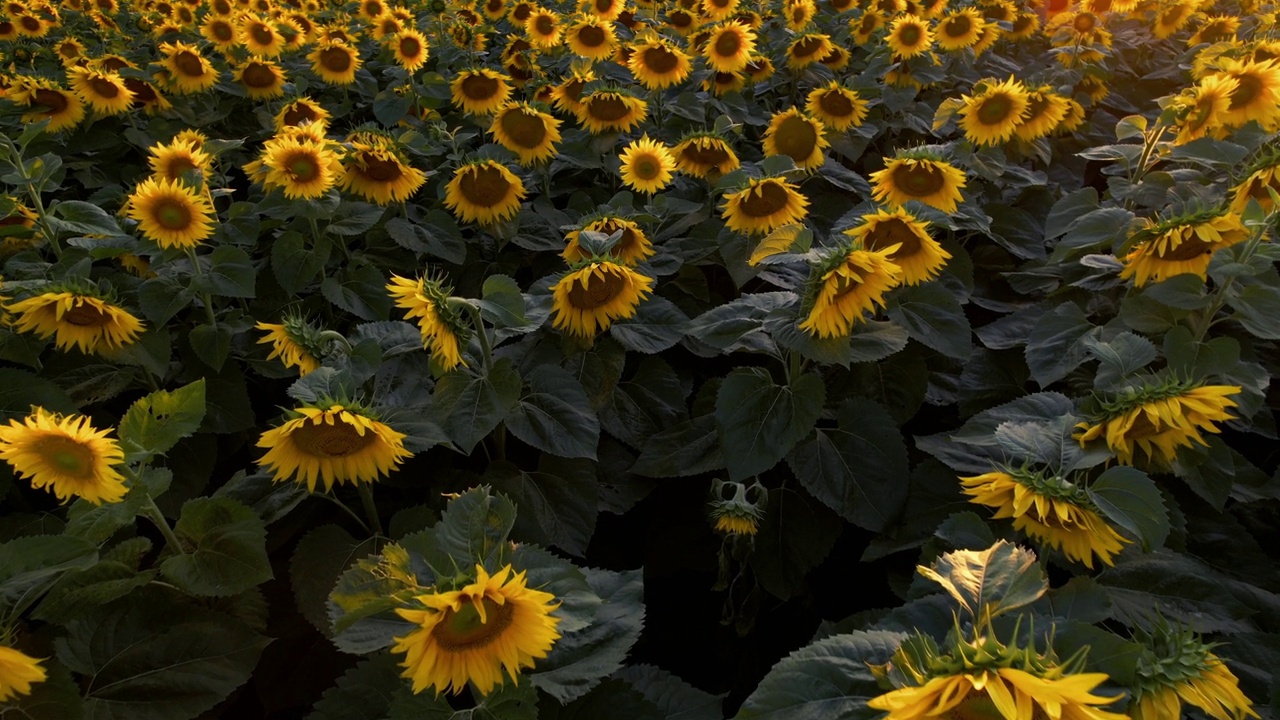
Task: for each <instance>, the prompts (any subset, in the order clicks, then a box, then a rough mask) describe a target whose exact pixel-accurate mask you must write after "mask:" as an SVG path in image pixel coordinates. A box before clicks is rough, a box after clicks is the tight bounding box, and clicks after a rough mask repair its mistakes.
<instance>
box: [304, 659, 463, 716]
mask: <svg viewBox="0 0 1280 720" xmlns="http://www.w3.org/2000/svg"><path fill="white" fill-rule="evenodd" d="M400 659H403V658H402V657H401V656H392V655H390V654H389V653H385V652H381V653H376V654H374V655H371V656H370V657H367V658H365V659H364V660H361V661H360V662H359V663H357V664H356V666H355V667H353V668H351V669H350V670H348V671H346V672H345V673H343V674H342V676H341V677H339V678H338V680H337V682H336V683H335V684H334V685H333V687H331V688H329V689H328V690H326V691H325V693H324V696H323V697H321V698H320V701H319V702H317V703H316V705H315V709H314V710H313V711H312V712H311V714H310V715H308V716H307V720H384V719H385V718H387V717H389V716H390V714H391V702H392V700H391V699H392V697H393V696H394V695H395V694H396V693H397V692H398V691H400V690H401V689H402V688H404V687H406V686H407V684H408V681H407V680H403V679H401V677H400V673H401V671H402V670H403V668H401V667H399V665H398V664H397V660H400ZM426 699H427V700H428V701H431V702H434V703H437V704H438V705H441V706H443V707H444V714H443V715H442V716H441V717H443V718H447V717H449V715H450V714H452V713H451V710H450V709H449V704H448V703H447V702H445V701H444V699H443V698H436V697H435V695H434V693H430V692H428V693H427V695H426ZM419 717H420V718H423V720H426V718H429V717H432V716H431V715H425V714H424V715H420V716H419Z"/></svg>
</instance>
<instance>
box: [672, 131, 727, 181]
mask: <svg viewBox="0 0 1280 720" xmlns="http://www.w3.org/2000/svg"><path fill="white" fill-rule="evenodd" d="M671 154H672V156H673V157H674V158H675V160H676V169H677V170H679V171H680V172H682V173H686V174H688V175H693V176H694V177H699V178H703V179H706V180H712V181H714V180H715V179H718V178H719V176H721V175H723V174H725V173H728V172H733V171H734V170H737V169H738V167H739V166H740V165H741V164H742V163H741V162H740V161H739V160H738V156H737V155H735V154H734V152H733V148H731V147H729V144H728V143H727V142H725V141H724V139H723V138H721V137H720V136H719V135H715V134H714V133H705V132H700V133H693V134H691V135H687V136H685V138H684V139H683V140H681V141H680V142H679V143H677V144H676V146H675V147H674V148H672V149H671Z"/></svg>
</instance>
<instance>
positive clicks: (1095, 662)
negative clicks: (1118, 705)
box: [1052, 622, 1144, 687]
mask: <svg viewBox="0 0 1280 720" xmlns="http://www.w3.org/2000/svg"><path fill="white" fill-rule="evenodd" d="M1053 629H1054V632H1053V636H1052V637H1053V649H1054V651H1055V652H1057V653H1058V657H1071V656H1072V655H1074V654H1075V653H1078V652H1080V651H1081V650H1082V649H1084V648H1088V654H1087V655H1085V660H1086V661H1087V665H1086V666H1085V667H1086V669H1087V670H1088V671H1089V672H1101V673H1106V674H1107V676H1108V677H1110V678H1111V682H1112V683H1115V684H1117V685H1119V686H1121V687H1133V686H1134V685H1135V684H1136V683H1137V677H1136V675H1137V673H1136V672H1135V670H1137V668H1138V667H1139V666H1140V665H1141V664H1142V660H1143V655H1144V652H1143V649H1142V646H1141V645H1139V644H1138V643H1136V642H1132V641H1130V640H1125V639H1124V638H1121V637H1119V636H1118V635H1116V634H1115V633H1113V632H1110V631H1107V630H1103V629H1102V628H1099V627H1095V626H1093V625H1091V624H1088V623H1083V622H1055V623H1054V625H1053Z"/></svg>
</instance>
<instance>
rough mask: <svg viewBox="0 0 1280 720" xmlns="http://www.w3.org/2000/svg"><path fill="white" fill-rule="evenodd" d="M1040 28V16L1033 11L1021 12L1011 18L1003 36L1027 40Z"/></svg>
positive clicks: (1016, 39)
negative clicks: (1007, 29) (1011, 20)
mask: <svg viewBox="0 0 1280 720" xmlns="http://www.w3.org/2000/svg"><path fill="white" fill-rule="evenodd" d="M1039 29H1040V16H1039V15H1037V14H1036V13H1035V12H1021V13H1018V16H1017V17H1015V18H1014V19H1013V23H1012V25H1011V27H1010V30H1009V32H1007V33H1005V35H1004V36H1005V37H1006V38H1008V39H1010V40H1015V41H1020V40H1029V39H1031V38H1033V37H1035V36H1036V31H1037V30H1039Z"/></svg>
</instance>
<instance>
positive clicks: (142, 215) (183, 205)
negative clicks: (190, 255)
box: [125, 177, 216, 249]
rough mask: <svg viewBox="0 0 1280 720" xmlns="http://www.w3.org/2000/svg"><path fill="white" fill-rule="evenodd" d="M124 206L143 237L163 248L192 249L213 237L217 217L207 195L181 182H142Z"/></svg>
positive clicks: (154, 180)
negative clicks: (136, 223) (136, 222)
mask: <svg viewBox="0 0 1280 720" xmlns="http://www.w3.org/2000/svg"><path fill="white" fill-rule="evenodd" d="M125 207H126V211H127V214H128V216H129V217H130V218H132V219H134V220H137V221H138V229H139V230H140V231H141V232H142V235H143V236H144V237H146V238H147V239H148V240H151V241H152V242H154V243H156V244H157V245H159V246H160V247H162V248H165V249H169V248H184V249H185V248H194V247H197V246H199V245H200V244H201V243H202V242H204V241H205V240H208V239H209V237H210V236H211V235H213V228H214V225H213V223H214V220H215V219H216V218H215V215H214V212H213V204H212V203H211V202H210V201H209V197H208V195H206V194H205V193H203V192H200V191H198V190H196V189H195V188H192V187H190V186H188V185H187V184H186V183H184V182H182V181H180V180H169V179H168V178H155V177H152V178H148V179H146V180H143V181H142V182H141V183H139V184H138V187H137V188H135V189H134V191H133V194H132V195H130V196H129V200H128V202H127V203H126V206H125Z"/></svg>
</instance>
